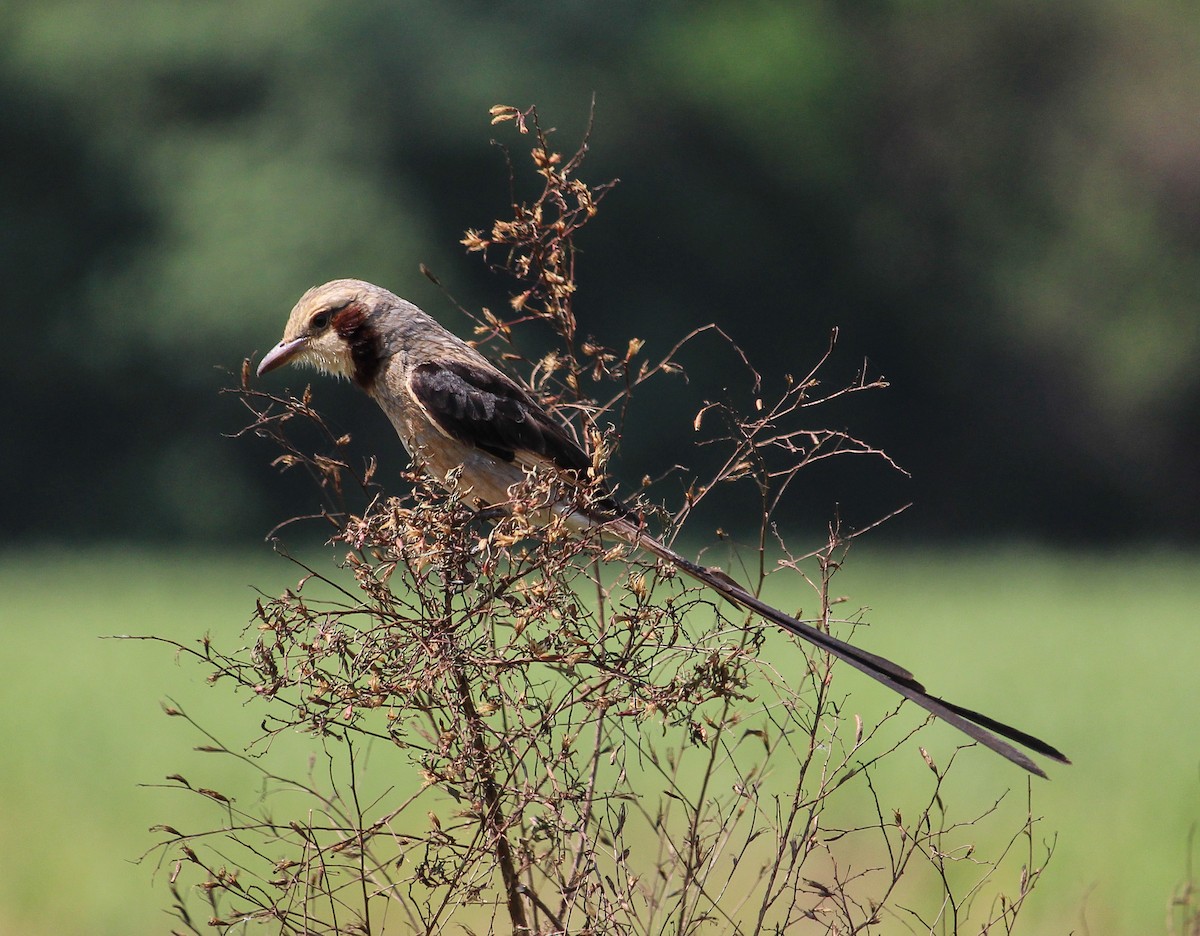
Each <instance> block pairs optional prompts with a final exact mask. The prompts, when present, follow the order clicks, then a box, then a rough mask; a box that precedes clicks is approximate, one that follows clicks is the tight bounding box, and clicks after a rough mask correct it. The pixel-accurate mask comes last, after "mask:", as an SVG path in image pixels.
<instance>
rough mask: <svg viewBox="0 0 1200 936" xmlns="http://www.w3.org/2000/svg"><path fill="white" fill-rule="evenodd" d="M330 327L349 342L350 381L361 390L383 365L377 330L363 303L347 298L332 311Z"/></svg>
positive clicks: (371, 380)
mask: <svg viewBox="0 0 1200 936" xmlns="http://www.w3.org/2000/svg"><path fill="white" fill-rule="evenodd" d="M333 330H334V331H335V332H337V334H338V337H339V338H341V339H342V340H343V341H345V342H346V344H348V345H349V346H350V357H351V359H352V360H353V361H354V382H355V383H356V384H358V385H359V386H360V387H362V388H363V389H364V390H365V389H368V388H370V386H371V385H372V384H373V383H374V382H375V378H376V376H378V374H379V368H380V367H381V366H382V365H383V357H382V344H381V342H380V338H379V333H378V332H377V331H376V330H375V328H374V327H373V326H372V325H371V321H370V318H369V317H368V315H367V309H366V306H364V305H363V304H362V303H361V302H351V303H350V304H349V305H347V306H345V307H344V308H341V309H338V311H337V312H335V313H334V315H333Z"/></svg>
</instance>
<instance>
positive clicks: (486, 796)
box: [454, 666, 530, 936]
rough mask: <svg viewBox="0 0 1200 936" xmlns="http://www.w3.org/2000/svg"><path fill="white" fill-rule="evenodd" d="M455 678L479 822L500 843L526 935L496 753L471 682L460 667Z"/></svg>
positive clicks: (517, 923)
mask: <svg viewBox="0 0 1200 936" xmlns="http://www.w3.org/2000/svg"><path fill="white" fill-rule="evenodd" d="M454 680H455V683H456V684H457V686H458V694H459V697H460V698H461V700H462V705H463V713H464V714H465V715H466V717H467V724H468V725H469V726H470V731H471V746H472V747H473V748H474V749H475V754H476V756H477V757H478V758H479V773H480V784H481V786H482V787H483V815H482V816H481V817H480V819H479V822H480V825H481V826H482V828H483V832H484V836H485V837H492V838H494V839H495V842H496V861H497V863H499V865H500V876H501V877H502V878H503V879H504V895H505V899H506V902H507V904H508V916H509V919H510V920H512V926H513V936H526V934H527V933H529V932H530V929H529V919H528V917H526V915H525V903H524V901H523V900H522V899H521V893H522V891H523V890H524V888H523V886H522V884H521V879H520V877H519V876H518V874H517V866H516V862H515V861H514V860H513V852H512V846H511V845H510V844H509V841H508V836H507V835H506V834H505V831H504V813H503V811H502V810H501V808H500V789H499V786H498V785H497V783H496V771H495V768H494V767H493V765H492V756H491V754H490V752H489V751H488V748H487V742H486V741H484V738H483V720H482V719H481V718H480V717H479V713H478V712H477V711H476V710H475V699H474V697H473V696H472V695H471V684H470V683H469V682H467V677H466V676H465V675H464V674H463V672H462V670H460V669H459V668H458V667H457V666H455V667H454Z"/></svg>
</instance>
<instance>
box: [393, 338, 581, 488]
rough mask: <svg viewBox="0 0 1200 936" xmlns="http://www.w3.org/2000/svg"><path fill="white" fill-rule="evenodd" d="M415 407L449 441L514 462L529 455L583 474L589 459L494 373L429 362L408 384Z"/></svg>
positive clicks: (515, 388) (456, 363)
mask: <svg viewBox="0 0 1200 936" xmlns="http://www.w3.org/2000/svg"><path fill="white" fill-rule="evenodd" d="M409 382H410V385H411V387H412V391H413V394H414V396H416V398H417V402H418V403H420V405H421V408H422V409H424V410H425V412H426V413H427V414H428V415H429V418H430V419H431V420H432V421H433V422H434V424H435V425H436V426H437V427H438V428H439V429H441V430H442V431H443V432H445V433H446V434H447V435H449V436H451V437H452V438H455V439H458V440H459V441H460V442H466V443H468V444H470V445H474V446H477V447H478V448H481V449H483V450H484V451H485V452H490V453H491V454H492V455H495V456H496V457H497V458H502V459H504V460H505V461H513V459H514V458H516V456H517V453H518V452H522V451H524V452H531V453H532V454H534V455H538V456H540V457H542V458H544V459H546V460H547V461H549V462H551V463H552V464H554V465H556V466H557V467H559V468H569V469H573V470H575V471H585V470H587V468H589V467H590V466H591V464H592V461H591V459H590V458H588V457H587V455H585V454H584V453H583V450H582V449H580V448H579V446H578V445H576V444H575V442H574V441H572V439H571V437H570V436H568V435H567V434H566V432H564V431H563V429H562V427H561V426H559V425H558V424H557V423H556V422H555V421H554V420H553V419H551V418H550V416H549V415H548V414H547V413H546V411H545V410H544V409H542V407H541V406H539V405H538V403H537V401H536V400H534V399H533V398H532V397H531V396H530V395H529V394H528V393H526V392H525V391H524V390H522V389H521V388H520V387H519V386H518V385H517V384H516V383H515V382H513V381H512V380H510V379H509V378H508V377H505V376H504V375H503V374H502V373H500V372H499V371H496V370H493V369H491V368H490V367H483V366H480V365H478V364H472V363H469V362H466V361H445V362H440V363H433V362H428V363H425V364H418V365H417V366H416V367H415V368H413V372H412V376H411V377H410V378H409Z"/></svg>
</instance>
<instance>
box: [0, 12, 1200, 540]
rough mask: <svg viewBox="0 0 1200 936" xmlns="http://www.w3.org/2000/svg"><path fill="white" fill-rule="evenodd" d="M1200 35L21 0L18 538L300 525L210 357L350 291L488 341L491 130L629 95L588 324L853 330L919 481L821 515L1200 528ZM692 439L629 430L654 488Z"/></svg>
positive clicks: (6, 82)
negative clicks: (907, 507)
mask: <svg viewBox="0 0 1200 936" xmlns="http://www.w3.org/2000/svg"><path fill="white" fill-rule="evenodd" d="M1198 19H1200V15H1198V14H1197V13H1196V12H1195V11H1192V10H1191V9H1189V8H1186V7H1171V6H1163V5H1159V4H1149V3H1143V4H1135V5H1132V6H1131V5H1127V4H1119V3H1116V2H1115V0H1071V2H1069V3H1063V4H1054V5H1045V4H1037V3H1030V2H1027V0H981V2H979V3H975V4H971V5H969V6H964V5H961V4H950V3H937V2H934V3H925V4H899V3H873V4H863V5H858V6H847V5H844V4H835V3H830V2H820V0H810V2H806V3H803V4H790V5H783V4H777V3H768V2H750V3H746V4H740V5H738V6H737V7H736V8H733V7H730V6H729V5H728V4H721V3H715V2H700V3H683V2H679V0H667V2H664V3H661V4H655V5H653V6H652V7H648V6H647V5H645V4H635V3H633V2H631V0H620V2H617V3H613V4H605V5H601V4H593V3H584V2H565V3H564V2H555V3H534V4H519V5H517V4H495V3H482V2H472V3H464V4H459V5H456V6H453V7H446V6H442V5H428V4H415V3H382V2H378V0H365V2H361V3H357V4H346V5H341V6H330V5H328V4H321V3H317V2H315V0H262V2H260V3H257V4H254V5H251V6H247V5H244V4H237V3H234V2H232V0H212V2H209V3H205V4H163V3H160V2H152V0H127V2H126V3H124V4H122V5H121V6H120V8H119V9H115V8H114V7H113V6H112V5H111V4H108V3H104V2H101V0H55V2H44V0H39V2H32V0H19V2H14V3H12V4H9V5H8V6H7V7H6V8H5V10H4V11H3V12H0V26H2V27H3V30H2V35H3V38H0V140H2V141H3V143H4V146H5V149H4V151H5V153H6V157H7V160H8V166H9V170H10V171H9V172H8V173H6V174H5V177H4V179H3V180H0V186H2V187H3V189H2V194H3V196H4V198H3V201H2V207H0V211H2V212H3V213H4V214H3V218H4V221H5V224H4V227H3V234H2V235H0V236H2V237H3V238H4V240H3V243H4V246H5V249H4V250H3V251H2V252H0V274H2V275H3V276H4V281H5V282H6V284H8V288H7V290H6V297H7V300H8V301H7V312H8V315H9V318H10V320H11V321H12V322H14V323H18V325H19V329H20V330H18V331H17V334H19V335H25V336H31V337H30V339H29V341H28V344H27V345H25V346H22V350H21V353H19V354H17V355H10V362H9V363H8V365H7V366H6V368H5V370H4V372H3V373H0V392H3V393H4V397H5V399H6V401H7V406H8V411H9V413H10V416H9V426H10V436H9V437H10V439H13V440H15V444H9V445H7V446H6V452H5V454H4V455H3V456H2V457H0V479H3V481H5V482H7V485H8V489H9V490H10V491H29V492H31V494H32V495H33V496H30V497H28V498H24V497H23V498H20V499H19V501H18V502H17V503H15V504H13V505H11V506H10V509H9V510H8V511H7V512H6V516H5V526H6V528H7V529H8V531H9V532H10V533H16V534H22V535H37V532H38V531H39V530H40V529H41V527H42V518H43V517H44V515H45V512H46V510H47V505H48V504H53V505H56V508H55V509H57V510H59V511H61V514H62V517H63V519H62V522H60V523H59V524H57V525H56V526H55V529H57V530H60V531H62V530H66V531H69V532H71V533H72V534H75V535H86V536H100V537H114V536H118V537H131V536H137V537H154V536H161V535H171V536H178V535H188V536H194V537H227V536H230V535H233V534H234V532H235V531H237V535H246V534H248V533H249V532H251V531H261V530H263V529H265V528H266V527H268V526H269V525H270V523H271V522H272V520H273V519H274V518H277V517H279V516H283V515H286V514H288V513H290V512H292V511H291V509H290V508H291V507H293V506H294V502H293V503H291V504H287V503H286V500H287V499H288V498H291V497H293V496H294V495H293V489H291V488H289V487H288V486H287V485H283V486H281V485H279V484H278V483H277V481H276V479H275V478H274V475H273V473H272V472H271V471H270V470H269V469H267V468H265V467H264V466H263V465H261V464H259V463H258V459H260V458H261V457H262V453H261V452H260V451H257V450H255V448H254V446H249V445H239V444H234V443H229V442H227V441H224V440H222V439H221V437H220V432H221V431H222V430H224V431H229V430H232V429H235V428H237V426H238V420H239V415H238V413H237V411H236V408H235V407H234V406H233V405H232V404H231V403H229V402H228V401H227V400H222V399H218V398H217V397H216V396H215V390H216V388H217V387H219V386H220V385H222V384H223V383H227V382H228V381H229V379H230V378H228V376H227V375H226V374H224V373H222V371H221V370H220V369H218V368H222V369H225V370H235V369H236V368H237V366H238V363H239V361H240V360H241V357H242V356H243V355H246V354H249V353H251V352H252V351H254V350H255V349H259V350H262V349H263V348H265V347H266V346H268V345H269V344H270V343H272V342H273V341H274V340H275V339H276V337H277V334H276V333H277V331H278V329H279V328H280V325H281V323H282V320H283V318H284V316H285V314H286V312H287V309H288V308H289V307H290V305H291V303H292V302H293V301H294V299H295V298H296V297H297V296H298V295H299V294H300V292H302V291H303V290H304V289H305V288H306V287H308V286H309V285H312V284H314V283H317V282H320V281H322V280H324V279H328V278H331V277H333V276H342V275H354V276H361V277H364V278H368V279H373V280H375V281H378V282H381V283H384V284H386V285H388V286H390V287H392V288H394V289H396V290H397V291H399V292H401V293H402V294H408V295H410V296H411V297H412V298H413V299H415V300H416V301H418V302H420V303H421V304H422V305H424V306H425V307H427V308H429V309H430V310H431V311H433V312H434V313H435V314H438V315H440V316H442V317H443V318H444V319H446V321H447V322H448V324H451V325H455V326H461V321H460V320H457V319H456V317H455V313H454V311H453V310H452V309H451V308H450V307H449V303H447V302H445V301H444V300H442V299H441V298H440V297H439V296H438V294H437V292H436V291H435V290H434V289H433V287H432V286H431V285H430V284H429V283H427V282H426V281H424V280H423V279H421V278H419V276H418V275H417V273H416V268H417V264H418V263H419V262H425V263H427V264H429V265H430V266H431V267H433V268H434V269H435V270H436V271H437V272H438V273H439V274H440V275H441V276H442V278H443V280H444V281H445V282H446V283H447V284H448V286H449V287H450V289H451V290H452V291H453V292H454V293H456V294H457V295H459V296H460V298H462V299H463V300H464V301H465V302H467V303H469V304H479V303H483V304H498V303H502V302H503V301H505V299H506V296H507V293H506V292H505V290H506V288H507V285H508V284H506V283H504V282H502V281H498V280H496V279H493V278H492V277H490V276H489V275H488V274H487V273H486V271H484V270H483V269H481V268H479V267H478V266H475V265H473V264H472V262H471V261H468V260H466V259H465V258H463V257H462V256H461V255H460V253H459V247H458V244H457V240H458V237H459V236H461V231H462V230H463V229H464V228H466V227H470V226H481V225H486V224H487V222H488V219H489V218H490V217H491V216H492V215H493V214H494V213H495V212H497V211H499V210H501V209H502V208H503V205H504V202H505V199H506V196H507V190H506V186H507V170H506V168H505V166H504V161H503V157H502V154H500V153H499V152H497V151H496V150H495V149H494V148H492V147H489V146H487V145H486V141H487V138H488V134H489V129H488V128H487V126H486V124H485V122H484V121H485V119H486V112H487V108H488V107H489V106H490V105H492V104H496V103H512V104H526V103H530V102H536V103H538V104H539V106H540V109H541V111H542V113H543V115H545V116H546V117H547V118H548V119H553V120H554V121H555V122H556V123H557V125H558V126H559V128H560V133H562V134H564V135H566V136H567V138H568V139H571V140H573V139H575V138H577V137H578V135H579V134H580V133H581V132H582V129H583V127H584V125H585V122H586V117H587V105H588V102H589V100H590V98H591V95H592V93H593V92H595V93H596V94H597V97H598V101H599V112H598V114H599V118H598V124H597V128H596V132H595V136H594V140H593V157H592V160H591V162H590V163H589V165H588V173H589V175H590V177H591V178H593V179H599V178H603V177H606V176H608V177H611V176H619V177H621V178H622V180H623V181H622V185H621V186H620V187H619V188H618V189H617V191H616V193H615V194H614V196H613V197H612V198H611V199H609V200H608V201H607V202H606V203H605V206H604V217H603V218H602V219H601V221H600V223H599V224H598V225H595V226H594V227H593V228H592V229H590V230H589V234H588V237H587V238H585V241H584V244H583V247H584V250H585V254H584V256H583V258H582V263H583V271H582V275H581V280H582V283H583V292H582V293H581V296H580V302H579V306H578V308H579V311H580V313H581V315H582V316H583V323H582V327H583V328H584V329H585V330H589V331H594V332H596V333H597V334H598V335H599V336H600V337H601V338H603V337H604V336H605V334H606V333H613V334H621V333H625V332H626V331H627V330H628V329H629V328H630V322H631V321H632V322H634V323H635V327H634V330H635V331H639V332H641V333H643V334H644V335H645V337H646V338H647V339H649V340H650V342H651V347H653V346H654V344H655V343H656V342H661V341H664V340H666V339H668V338H671V337H674V336H675V335H677V334H678V333H679V332H680V331H682V330H686V329H687V328H689V327H691V326H693V325H697V324H701V323H703V322H706V321H710V320H716V321H718V322H720V323H721V324H722V325H724V326H725V327H726V328H728V329H729V330H730V331H731V332H732V333H734V335H735V336H736V337H737V338H738V339H739V340H740V341H741V342H743V343H744V344H745V345H746V346H747V347H748V350H749V351H750V353H751V356H752V358H753V359H754V360H755V361H756V363H757V364H759V365H760V367H761V368H762V369H763V370H764V371H765V372H767V373H780V372H786V371H791V372H797V371H800V370H802V369H804V368H805V367H806V366H807V365H808V364H809V363H810V362H811V360H812V359H813V357H814V356H815V355H816V354H817V353H819V351H820V350H821V349H822V348H823V346H824V344H825V340H826V336H827V333H828V330H829V329H830V328H831V327H832V326H834V325H838V326H840V327H841V329H842V345H843V349H842V353H843V356H844V357H843V360H844V361H845V367H846V368H847V369H849V368H852V367H854V366H855V365H856V364H857V363H858V359H859V358H860V357H861V356H862V355H868V356H870V357H871V358H872V360H873V361H875V362H876V363H877V365H878V367H879V368H880V369H881V370H882V371H883V372H884V373H885V374H887V375H888V376H889V377H890V378H892V380H893V383H894V387H893V389H892V390H891V391H890V392H889V393H888V394H880V395H877V397H876V398H875V399H874V400H872V401H870V405H871V406H872V407H873V408H870V409H868V408H866V407H864V406H862V405H856V406H855V408H854V409H853V410H847V411H846V412H845V413H844V414H843V415H842V416H839V418H844V421H845V424H846V425H848V426H850V427H852V428H853V429H854V430H855V432H856V433H857V434H859V435H860V436H865V437H867V438H870V439H872V441H876V442H878V443H880V444H883V445H884V446H885V447H887V448H888V449H889V450H890V451H891V452H892V453H893V454H894V455H895V456H896V457H897V458H898V459H899V460H900V461H901V462H902V463H903V464H904V465H905V466H906V467H908V468H910V469H911V470H912V471H913V474H914V479H913V481H912V482H911V483H909V484H907V485H897V484H895V483H893V482H886V483H885V482H883V481H881V479H880V477H879V476H878V475H874V474H859V473H858V472H856V471H849V472H847V471H845V470H844V468H843V470H841V471H839V473H838V474H837V475H836V476H818V475H813V476H811V477H810V478H808V479H806V487H805V488H804V489H803V490H802V491H798V492H797V498H796V500H797V502H798V507H797V513H796V519H797V520H798V521H803V520H813V521H819V520H821V519H823V518H824V517H826V516H827V515H828V513H829V511H830V510H831V509H832V507H833V504H834V503H835V502H842V503H846V504H851V505H854V507H855V514H856V515H855V516H854V517H852V518H851V520H852V522H853V521H861V520H866V519H870V518H872V517H873V515H875V514H877V513H879V512H881V511H883V510H886V509H888V508H890V507H892V506H895V505H896V504H897V503H900V502H902V501H904V500H907V499H910V498H911V499H914V500H916V501H917V503H918V507H919V509H918V510H917V511H914V512H912V513H911V514H910V515H909V518H907V519H906V520H905V522H904V525H903V530H904V531H912V533H913V534H914V535H920V534H925V535H938V536H953V537H974V536H994V535H1033V536H1044V537H1051V538H1064V539H1066V538H1079V537H1087V538H1095V539H1112V538H1118V537H1134V536H1142V537H1145V536H1154V537H1162V536H1168V537H1174V538H1178V539H1189V540H1192V541H1194V540H1195V539H1196V537H1197V535H1198V534H1200V487H1198V486H1197V485H1196V484H1195V468H1194V453H1195V451H1196V447H1197V446H1196V443H1197V441H1198V440H1197V425H1200V421H1198V419H1197V417H1198V415H1200V377H1197V374H1196V372H1195V369H1194V368H1191V367H1190V366H1189V365H1190V362H1191V360H1193V359H1194V358H1195V356H1196V353H1197V350H1198V346H1200V316H1197V314H1196V312H1195V309H1196V307H1197V299H1198V298H1200V262H1198V256H1200V252H1198V248H1200V199H1198V195H1200V181H1198V180H1200V176H1198V175H1197V173H1196V171H1195V168H1194V167H1195V166H1196V165H1200V126H1198V125H1197V123H1196V121H1195V120H1194V114H1195V112H1196V108H1197V104H1198V103H1200V55H1197V52H1200V49H1198V45H1200V22H1198ZM33 316H36V317H35V318H34V317H33ZM31 321H35V322H36V325H37V327H36V330H30V327H29V323H30V322H31ZM34 336H35V337H34ZM691 370H692V377H693V383H692V385H691V386H690V387H683V386H682V385H679V386H674V387H669V388H664V391H663V393H662V395H661V397H660V398H659V405H661V406H662V407H663V408H664V410H665V411H669V412H671V413H675V414H684V415H685V416H686V415H690V408H691V407H693V406H695V405H696V402H697V400H698V399H700V398H701V397H703V396H706V395H707V396H714V395H721V394H724V393H731V394H732V393H739V392H742V391H743V390H744V387H742V386H741V385H740V384H739V383H738V382H736V381H735V382H731V381H730V379H729V377H728V376H727V375H728V373H729V372H730V369H729V366H728V362H726V361H724V360H723V359H717V358H712V359H706V358H704V357H703V355H698V356H697V357H696V359H695V361H694V363H693V365H692V369H691ZM738 379H739V380H740V378H738ZM727 385H728V388H727V389H726V386H727ZM343 396H344V397H345V398H346V402H347V403H348V406H346V407H345V408H343V406H342V404H343V400H342V397H343ZM320 402H321V403H322V405H323V406H327V407H332V408H333V410H334V412H335V420H336V419H341V420H343V421H344V422H345V424H346V425H347V426H348V427H349V428H351V429H352V430H354V432H355V434H356V436H357V437H358V442H359V444H360V445H361V449H360V451H369V450H371V449H372V448H374V447H375V445H376V443H378V444H382V445H384V446H387V445H388V443H387V442H386V441H384V440H385V439H386V437H387V436H388V435H389V433H387V432H386V431H384V427H383V426H382V425H380V424H379V423H378V422H376V421H374V420H372V419H371V418H370V415H371V414H369V413H364V412H362V411H361V408H360V407H359V406H357V405H356V404H357V403H358V401H357V400H354V399H353V397H352V396H351V395H350V394H341V395H339V394H338V393H337V392H336V389H335V390H326V391H323V393H322V396H321V398H320ZM659 417H660V414H659V413H652V412H647V411H637V412H635V413H634V414H633V415H632V418H631V423H630V436H629V438H628V440H627V443H626V446H625V448H624V452H623V465H624V466H626V470H625V471H624V473H625V474H626V475H627V476H628V477H629V478H637V477H641V475H642V474H643V473H646V472H649V473H657V472H658V471H659V470H661V469H663V468H665V467H667V466H666V465H664V464H662V463H661V456H660V455H659V453H660V452H661V451H662V450H663V446H662V445H655V446H654V447H649V446H646V445H645V440H646V439H647V438H648V437H652V438H653V440H654V441H655V442H656V443H662V442H670V443H673V444H678V445H684V446H686V445H687V444H688V443H690V442H691V439H690V438H689V437H687V436H686V435H685V434H684V433H685V429H680V430H679V431H678V435H677V437H675V438H669V437H666V436H665V435H664V433H669V432H670V431H671V430H670V428H669V427H670V426H673V425H683V426H684V427H686V424H687V421H688V420H687V419H686V418H683V419H676V418H672V419H668V420H662V419H660V418H659ZM664 425H665V426H666V427H667V428H664ZM385 453H386V454H387V455H388V457H389V459H390V461H391V467H392V468H395V467H398V465H397V464H396V462H398V461H399V459H400V458H401V456H400V454H399V453H398V452H396V451H395V450H394V449H393V450H391V451H386V450H385ZM718 513H719V512H718ZM713 519H714V522H722V520H723V521H724V522H726V523H728V516H725V517H724V518H721V517H719V516H718V515H714V518H713Z"/></svg>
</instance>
